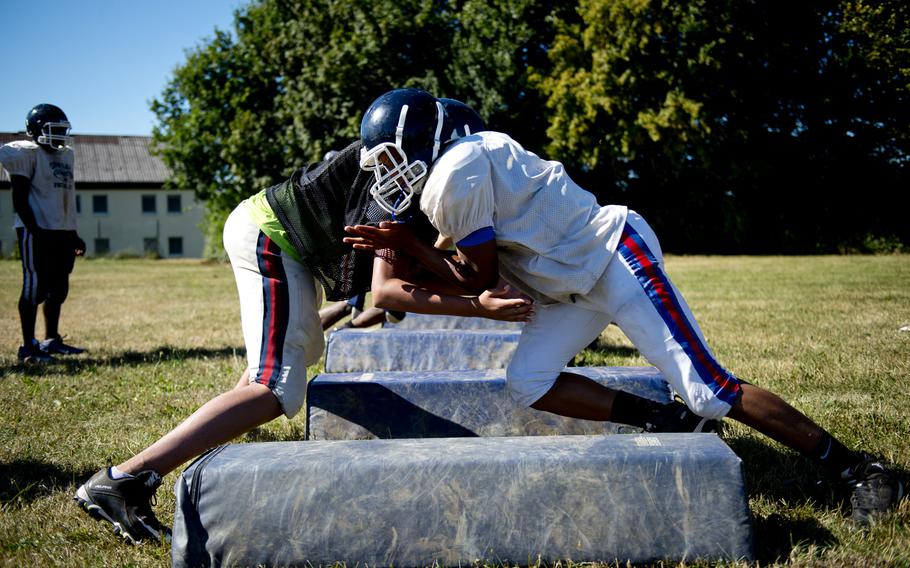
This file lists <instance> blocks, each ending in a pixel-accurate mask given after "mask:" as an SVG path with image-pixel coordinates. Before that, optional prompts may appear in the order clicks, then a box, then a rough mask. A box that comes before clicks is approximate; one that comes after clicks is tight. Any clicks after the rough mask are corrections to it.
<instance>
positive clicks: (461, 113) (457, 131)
mask: <svg viewBox="0 0 910 568" xmlns="http://www.w3.org/2000/svg"><path fill="white" fill-rule="evenodd" d="M439 102H441V103H442V106H443V108H444V109H445V111H446V130H448V131H450V133H451V135H450V138H449V139H450V140H457V139H459V138H464V137H465V136H470V135H471V134H475V133H477V132H482V131H484V130H486V129H487V125H486V124H484V122H483V119H482V118H480V115H479V114H477V112H476V111H475V110H474V109H472V108H471V107H469V106H468V105H466V104H464V103H463V102H461V101H458V100H455V99H444V98H440V99H439Z"/></svg>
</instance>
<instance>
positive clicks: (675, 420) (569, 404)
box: [346, 89, 903, 524]
mask: <svg viewBox="0 0 910 568" xmlns="http://www.w3.org/2000/svg"><path fill="white" fill-rule="evenodd" d="M447 120H448V118H447V117H446V116H445V110H444V108H443V105H442V104H441V102H440V101H439V100H437V99H435V98H434V97H433V96H432V95H430V94H429V93H426V92H424V91H419V90H416V89H398V90H394V91H390V92H388V93H385V94H384V95H382V96H380V97H379V98H378V99H376V101H374V103H373V104H372V105H371V106H370V108H369V109H368V110H367V112H366V113H365V114H364V117H363V120H362V122H361V139H362V142H363V149H362V150H361V167H362V168H364V169H365V170H368V171H372V172H373V173H374V175H375V182H374V186H373V188H372V189H371V193H372V194H373V195H374V197H375V198H376V199H377V200H379V201H380V203H382V204H384V206H385V207H387V208H388V210H390V211H395V210H397V209H398V208H399V207H407V206H408V204H410V203H411V202H412V201H414V200H419V203H420V208H421V210H422V211H423V212H424V213H425V214H426V215H427V217H428V218H429V219H430V222H431V223H432V224H433V226H434V227H435V228H436V229H437V230H438V231H439V233H440V234H441V235H443V236H446V237H450V238H451V239H452V240H453V241H454V242H455V243H456V247H457V254H455V255H454V256H445V255H441V254H434V252H433V250H432V249H431V248H429V247H426V246H419V245H417V244H415V243H414V240H413V239H411V238H408V236H407V234H406V228H404V227H402V226H399V225H396V224H392V223H383V224H381V225H380V226H379V227H367V226H357V227H348V228H347V229H346V230H347V232H348V233H349V235H351V236H350V237H349V238H348V239H347V240H346V242H348V243H350V244H352V245H353V246H354V247H355V248H359V249H362V250H383V249H389V248H392V249H397V251H398V252H399V253H401V252H403V253H406V254H407V255H408V256H410V257H412V258H415V259H417V260H419V261H420V262H421V263H422V264H424V265H425V266H426V268H428V269H430V270H431V271H432V272H433V273H434V274H435V275H436V276H438V277H439V278H441V279H443V280H445V281H447V282H448V283H449V284H450V285H454V286H457V287H460V288H461V289H464V290H467V291H469V292H470V293H472V294H480V293H481V292H483V291H484V290H486V289H489V288H492V287H494V286H495V285H496V283H497V282H498V280H499V278H500V276H502V277H504V278H505V280H506V281H508V282H510V283H511V284H512V285H514V286H516V287H517V288H520V289H521V290H523V291H524V292H526V293H528V294H529V295H530V296H532V297H533V298H534V299H535V313H534V316H533V318H532V320H531V321H530V322H529V323H527V324H525V326H524V328H523V330H522V334H521V339H520V341H519V344H518V347H517V349H516V352H515V354H514V356H513V359H512V361H511V362H510V364H509V366H508V369H507V380H508V384H509V388H510V390H511V392H512V394H513V397H514V399H515V400H516V401H518V402H519V403H521V404H524V405H528V406H530V407H532V408H535V409H538V410H543V411H549V412H553V413H556V414H561V415H565V416H572V417H575V418H583V419H588V420H612V421H615V422H622V423H626V424H633V425H637V426H640V427H642V428H643V429H645V430H646V431H678V430H683V429H688V430H699V429H702V428H703V427H704V425H705V424H706V422H705V419H712V420H714V419H720V418H723V417H729V418H732V419H734V420H737V421H739V422H742V423H743V424H746V425H748V426H750V427H752V428H755V429H756V430H758V431H759V432H762V433H763V434H765V435H767V436H770V437H771V438H773V439H775V440H777V441H779V442H780V443H782V444H784V445H786V446H788V447H790V448H792V449H794V450H796V451H798V452H800V453H802V454H803V455H805V456H807V457H809V458H810V459H813V460H815V461H817V462H819V463H820V464H822V465H823V466H825V467H826V469H827V470H828V471H829V472H831V474H832V475H833V476H834V477H835V478H836V479H838V480H841V481H843V482H844V483H845V485H846V487H847V488H848V489H849V490H850V491H851V503H852V505H853V518H854V519H855V520H856V521H857V522H858V523H861V524H865V523H867V522H868V521H869V520H870V519H871V518H872V517H874V516H876V515H878V514H881V513H883V512H884V511H886V510H888V509H889V508H891V507H893V506H894V504H895V503H896V502H897V501H898V500H899V499H900V498H901V496H902V494H903V486H902V484H901V482H900V481H899V480H898V478H897V477H896V476H895V475H894V474H893V473H892V472H890V471H888V470H887V469H886V468H885V467H884V466H883V465H882V464H881V463H880V462H879V461H877V460H876V459H874V458H872V457H871V456H869V455H867V454H864V453H860V452H853V451H851V450H849V449H847V448H846V447H845V446H843V445H842V444H841V443H840V442H839V441H837V440H836V439H835V438H834V437H833V436H831V435H830V434H829V433H828V432H826V431H825V430H824V429H822V428H820V427H819V426H818V425H817V424H815V423H814V422H813V421H812V420H811V419H809V418H808V417H806V416H805V415H803V414H802V413H801V412H799V411H798V410H796V409H794V408H793V407H792V406H790V405H789V404H787V403H786V402H785V401H784V400H782V399H781V398H780V397H778V396H777V395H775V394H773V393H771V392H769V391H767V390H764V389H762V388H760V387H757V386H755V385H752V384H750V383H747V382H745V381H742V380H740V379H738V378H737V377H735V376H734V375H733V374H732V373H730V372H729V371H727V370H726V369H724V368H723V367H722V366H721V365H720V364H719V363H718V362H717V361H716V359H715V358H714V356H713V354H712V353H711V350H710V349H709V348H708V346H707V344H706V343H705V340H704V336H703V334H702V332H701V330H700V329H699V327H698V324H697V323H696V322H695V319H694V318H693V317H692V314H691V312H690V311H689V308H688V306H687V305H686V302H685V300H684V299H683V297H682V296H681V295H680V293H679V291H678V290H677V289H676V287H675V286H674V285H673V284H672V282H671V281H670V280H669V278H668V277H667V275H666V273H665V272H664V269H663V256H662V252H661V248H660V244H659V242H658V240H657V237H656V236H655V234H654V232H653V231H652V230H651V227H650V226H649V225H648V223H647V222H646V221H645V220H644V219H643V218H642V217H641V216H640V215H639V214H637V213H636V212H634V211H631V210H628V209H627V208H626V207H624V206H620V205H606V206H602V205H600V204H598V203H597V201H596V199H595V197H594V196H593V195H592V194H591V193H589V192H587V191H585V190H584V189H582V188H581V187H579V186H578V185H577V184H575V183H574V182H573V181H572V179H571V178H570V177H569V175H568V174H567V173H566V171H565V169H564V168H563V166H562V164H561V163H559V162H556V161H549V160H544V159H542V158H540V157H538V156H537V155H535V154H534V153H532V152H529V151H527V150H525V149H524V148H523V147H522V146H521V145H520V144H519V143H518V142H516V141H515V140H513V139H512V138H511V137H509V136H508V135H507V134H503V133H499V132H476V133H472V134H470V135H467V136H461V137H460V138H459V137H458V136H457V134H458V129H457V128H454V129H453V128H452V126H451V125H447V124H446V121H447ZM453 131H454V132H456V136H450V137H448V138H447V137H446V135H447V133H450V132H453ZM463 134H468V133H463ZM398 256H402V255H400V254H399V255H398ZM383 264H384V266H383ZM373 274H374V279H373V286H372V291H373V299H374V302H375V303H376V304H377V305H379V306H380V307H384V308H386V309H398V310H407V311H414V312H420V311H425V310H426V305H424V304H426V301H425V299H426V298H433V304H434V305H433V306H432V310H433V311H434V312H437V313H438V312H439V311H440V310H444V306H445V305H446V303H447V302H449V301H456V299H457V300H461V299H462V298H459V297H458V296H454V295H452V296H447V295H446V292H447V291H448V290H447V289H442V288H437V289H433V288H432V284H427V282H414V283H413V284H414V286H412V287H411V289H410V290H409V289H408V287H407V286H403V285H402V282H403V281H406V279H407V276H406V275H404V274H402V273H400V272H396V267H395V264H394V262H387V263H383V262H382V261H378V262H377V265H376V266H374V269H373ZM390 284H391V285H390ZM421 287H422V288H421ZM440 306H442V308H440ZM611 322H612V323H615V324H616V325H617V326H618V327H619V328H620V329H621V330H622V331H623V332H624V333H625V334H626V335H627V336H628V337H629V339H630V340H631V341H632V342H633V344H634V345H635V346H636V348H637V349H638V350H639V351H640V352H641V353H642V355H644V356H645V357H646V358H647V359H648V360H649V361H650V362H651V363H652V364H654V365H655V366H656V367H657V368H658V369H659V370H660V371H661V373H662V374H663V375H664V377H665V378H666V379H667V380H668V382H669V383H670V385H671V387H672V388H673V390H674V391H675V392H676V393H677V394H678V395H679V396H680V397H681V398H682V400H683V401H684V402H685V405H684V406H683V405H681V404H678V403H677V404H669V405H663V404H659V403H656V402H653V401H649V400H646V399H642V398H638V397H634V396H631V395H628V394H626V393H623V392H620V391H616V390H612V389H609V388H606V387H604V386H602V385H600V384H598V383H596V382H594V381H592V380H590V379H587V378H585V377H582V376H580V375H577V374H574V373H570V372H566V371H564V367H565V366H566V364H567V363H568V362H569V361H570V360H571V359H572V357H573V356H575V354H576V353H578V352H579V351H581V350H582V349H583V348H585V347H586V346H587V345H589V344H590V343H591V342H592V340H594V339H595V338H597V337H598V336H599V335H600V333H601V332H602V331H603V329H604V328H605V327H606V326H607V325H609V324H610V323H611ZM690 410H691V412H694V413H695V415H697V416H694V417H692V416H691V413H690V412H689V411H690ZM700 417H701V418H700ZM693 418H694V419H697V420H695V421H693V420H692V419H693Z"/></svg>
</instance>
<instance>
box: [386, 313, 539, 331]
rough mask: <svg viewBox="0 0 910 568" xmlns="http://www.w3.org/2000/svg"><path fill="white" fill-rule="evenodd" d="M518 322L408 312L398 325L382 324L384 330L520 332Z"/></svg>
mask: <svg viewBox="0 0 910 568" xmlns="http://www.w3.org/2000/svg"><path fill="white" fill-rule="evenodd" d="M521 326H522V324H521V323H518V322H508V321H499V320H493V319H489V318H466V317H459V316H442V315H433V314H415V313H411V312H408V315H407V317H405V318H404V319H403V320H401V321H400V322H398V323H389V322H387V323H384V324H383V325H382V327H383V328H384V329H398V330H401V329H471V330H475V331H476V330H490V329H495V330H500V331H506V330H520V329H521Z"/></svg>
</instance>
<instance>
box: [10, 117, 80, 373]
mask: <svg viewBox="0 0 910 568" xmlns="http://www.w3.org/2000/svg"><path fill="white" fill-rule="evenodd" d="M25 129H26V134H28V135H29V136H30V137H31V138H32V139H31V140H16V141H14V142H10V143H9V144H6V145H4V146H3V147H0V165H2V166H3V167H4V168H6V171H7V172H8V173H9V177H10V183H11V186H12V194H13V208H14V210H15V211H16V221H15V226H16V236H17V237H18V241H19V255H20V256H21V258H22V294H21V295H20V296H19V320H20V323H21V325H22V340H23V342H22V346H21V347H19V360H21V361H23V362H26V363H47V362H50V361H52V360H53V358H52V357H51V355H52V354H61V355H72V354H77V353H82V352H83V350H82V349H79V348H77V347H72V346H70V345H66V344H65V343H63V340H62V337H61V336H60V332H59V330H58V325H59V323H60V308H61V306H62V305H63V302H64V301H65V300H66V296H67V294H68V293H69V275H70V272H72V270H73V265H74V263H75V260H76V257H77V256H82V255H83V254H85V242H84V241H83V240H82V239H81V238H79V235H78V234H77V233H76V190H75V184H74V181H73V170H74V157H73V148H72V142H73V138H72V137H71V136H70V135H69V132H70V123H69V120H68V119H67V118H66V114H64V113H63V111H62V110H60V108H59V107H56V106H54V105H51V104H39V105H37V106H35V107H34V108H32V109H31V110H30V111H29V112H28V115H27V116H26V118H25ZM42 302H43V303H44V325H45V328H44V329H45V337H46V339H45V340H44V341H42V342H40V343H39V342H38V340H37V339H36V338H35V320H36V319H37V317H38V305H39V304H41V303H42Z"/></svg>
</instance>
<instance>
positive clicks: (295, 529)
mask: <svg viewBox="0 0 910 568" xmlns="http://www.w3.org/2000/svg"><path fill="white" fill-rule="evenodd" d="M174 490H175V493H176V496H177V507H176V512H175V515H174V532H173V540H172V544H171V554H172V560H173V565H174V566H175V567H183V566H193V567H198V566H213V565H216V566H235V565H236V566H255V565H265V566H275V565H278V566H287V565H292V566H298V565H300V566H302V565H311V566H320V565H326V564H333V563H336V562H346V563H347V565H349V566H353V565H359V566H364V565H367V566H399V567H408V566H427V565H432V564H433V563H434V562H438V563H440V564H442V565H448V566H463V565H466V564H471V563H473V562H475V561H478V560H479V561H488V562H491V563H496V564H500V563H506V564H520V565H527V564H533V563H537V562H542V563H548V564H552V563H554V562H556V561H558V560H571V561H574V562H590V561H603V562H608V563H613V562H617V561H618V562H619V563H625V562H626V561H631V562H635V563H639V562H649V561H655V560H668V561H670V562H677V561H682V560H687V561H690V560H695V559H706V560H707V559H711V560H713V559H724V560H732V559H746V560H751V558H752V547H751V540H752V539H751V517H750V513H749V509H748V506H747V501H746V491H745V487H744V483H743V472H742V464H741V461H740V460H739V458H738V457H737V456H736V455H735V454H733V452H732V451H731V450H730V449H729V448H728V447H727V446H726V445H725V444H724V443H723V442H722V441H721V440H720V438H718V437H717V436H713V435H710V434H660V435H643V436H637V435H629V436H544V437H519V438H437V439H424V440H370V441H366V440H361V441H334V442H270V443H255V444H238V445H230V446H226V447H223V448H220V449H217V450H215V451H213V452H211V453H209V454H206V455H205V456H204V457H202V458H200V459H199V460H197V461H196V462H194V463H193V464H191V465H190V466H189V467H188V468H187V469H186V471H184V472H183V474H182V475H181V476H180V478H179V479H178V480H177V483H176V485H175V488H174Z"/></svg>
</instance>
